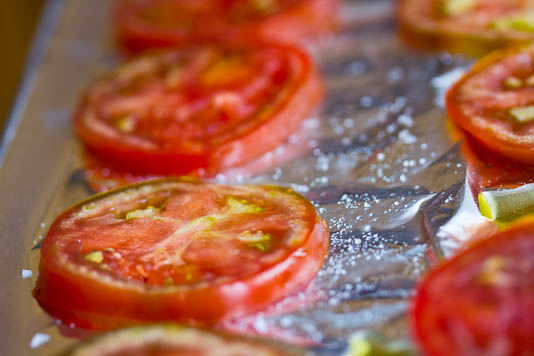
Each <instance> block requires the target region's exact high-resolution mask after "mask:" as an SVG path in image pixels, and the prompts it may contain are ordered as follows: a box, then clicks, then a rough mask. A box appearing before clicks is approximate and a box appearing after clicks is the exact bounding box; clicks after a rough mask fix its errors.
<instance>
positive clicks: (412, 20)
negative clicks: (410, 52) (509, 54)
mask: <svg viewBox="0 0 534 356" xmlns="http://www.w3.org/2000/svg"><path fill="white" fill-rule="evenodd" d="M397 17H398V20H399V25H400V32H401V35H402V37H403V38H404V39H405V40H406V41H407V42H408V43H409V44H412V45H414V46H416V47H420V48H423V49H434V50H435V49H446V50H451V51H453V52H459V53H466V54H469V55H474V56H481V55H484V54H486V53H488V52H490V51H492V50H494V49H496V48H499V47H503V46H506V45H509V44H512V43H527V42H529V41H532V40H533V39H534V7H533V5H532V1H531V0H400V1H399V2H398V7H397Z"/></svg>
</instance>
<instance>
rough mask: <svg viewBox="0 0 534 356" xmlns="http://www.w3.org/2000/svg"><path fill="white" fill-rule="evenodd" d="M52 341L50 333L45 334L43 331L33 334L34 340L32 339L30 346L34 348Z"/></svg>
mask: <svg viewBox="0 0 534 356" xmlns="http://www.w3.org/2000/svg"><path fill="white" fill-rule="evenodd" d="M49 341H50V335H48V334H43V333H37V334H35V335H33V337H32V340H31V341H30V347H31V348H32V349H36V348H38V347H39V346H42V345H44V344H46V343H47V342H49Z"/></svg>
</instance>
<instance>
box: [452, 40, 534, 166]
mask: <svg viewBox="0 0 534 356" xmlns="http://www.w3.org/2000/svg"><path fill="white" fill-rule="evenodd" d="M521 53H534V46H532V45H530V46H519V47H511V48H507V49H504V50H500V51H497V52H494V53H492V54H490V55H488V56H486V57H485V58H483V59H482V60H480V61H479V62H477V63H476V64H475V65H474V66H473V67H472V68H471V70H470V71H469V72H468V73H467V74H465V75H464V76H463V77H462V78H461V79H460V80H459V81H458V82H456V83H455V84H454V86H453V87H452V88H451V89H450V90H449V91H448V92H447V95H446V99H445V103H446V108H447V113H448V114H449V116H450V117H451V118H452V119H453V120H454V121H455V122H456V123H457V124H458V125H459V126H460V127H461V128H462V129H463V130H465V131H467V132H468V133H469V134H470V135H472V136H473V137H474V138H475V139H477V140H478V141H479V142H481V143H482V144H484V145H485V146H486V147H487V148H489V149H490V150H491V151H495V152H497V153H499V154H501V155H503V156H505V157H507V158H509V159H511V160H513V161H516V162H521V163H524V164H528V165H534V134H533V133H532V130H533V128H534V124H533V123H530V122H529V123H526V124H523V131H522V132H523V133H522V134H517V133H515V132H514V131H513V130H512V129H511V128H509V126H508V125H507V124H505V123H503V124H502V125H499V124H498V122H496V120H493V121H492V120H491V118H486V117H484V116H482V115H480V114H479V115H478V116H477V117H472V116H470V115H468V114H466V113H465V109H464V107H466V108H468V107H469V106H471V107H481V106H482V104H479V103H477V101H476V99H473V98H468V100H466V99H465V98H464V97H465V96H466V93H467V90H466V89H465V88H466V86H467V85H468V84H469V82H471V81H473V80H474V79H473V78H474V77H481V76H480V73H481V72H482V71H485V72H488V71H489V68H492V67H496V66H499V65H501V62H502V61H503V60H506V59H508V58H511V57H512V56H518V55H520V54H521ZM507 70H509V71H511V70H512V68H507ZM501 79H502V80H504V79H506V78H505V77H504V78H501ZM525 99H526V102H525V103H528V100H529V99H528V96H527V97H526V98H525ZM495 101H496V102H497V101H498V100H495ZM523 101H525V100H523ZM503 111H504V110H503Z"/></svg>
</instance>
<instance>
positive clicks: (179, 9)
mask: <svg viewBox="0 0 534 356" xmlns="http://www.w3.org/2000/svg"><path fill="white" fill-rule="evenodd" d="M338 7H339V0H224V1H219V0H185V1H184V0H156V1H154V0H123V1H119V2H118V4H117V6H116V8H115V11H114V23H115V31H116V34H117V38H118V41H119V42H120V43H121V45H122V46H123V47H124V48H125V49H126V50H128V51H129V52H138V51H140V50H143V49H146V48H153V47H169V46H181V45H184V44H188V43H198V42H199V41H209V40H241V41H243V40H247V41H255V40H274V41H277V42H285V43H298V42H300V41H302V39H303V38H304V37H309V36H312V35H317V34H321V33H322V32H326V31H328V30H330V29H331V28H332V27H333V26H334V24H335V22H336V18H337V11H338Z"/></svg>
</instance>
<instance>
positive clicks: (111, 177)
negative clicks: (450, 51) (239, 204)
mask: <svg viewBox="0 0 534 356" xmlns="http://www.w3.org/2000/svg"><path fill="white" fill-rule="evenodd" d="M312 130H313V131H312ZM313 138H317V132H316V129H312V128H304V127H301V128H300V129H299V130H298V131H297V132H294V133H292V134H291V137H290V139H289V140H286V141H285V142H284V143H282V144H280V145H279V146H277V147H276V148H275V149H274V150H271V151H269V152H267V153H265V154H263V155H261V156H259V157H257V158H255V159H253V160H251V161H249V162H247V163H245V164H243V165H241V166H237V167H231V168H227V169H224V170H222V171H221V172H220V174H221V175H222V176H224V178H225V179H226V180H227V181H228V182H236V181H241V180H242V179H244V178H250V177H252V176H254V175H256V174H259V173H261V172H265V171H267V170H269V169H273V168H274V167H277V166H281V165H283V164H287V163H288V162H290V161H292V160H294V159H296V158H297V157H299V156H301V155H302V154H304V153H305V152H307V151H309V150H310V146H309V144H308V143H309V142H310V140H311V139H313ZM84 165H85V169H84V174H85V178H86V180H87V183H88V184H89V186H90V187H91V189H92V190H93V191H95V192H104V191H106V190H110V189H115V188H118V187H121V186H123V185H127V184H133V183H140V182H143V181H146V180H151V179H157V178H163V176H161V175H160V176H157V175H152V174H132V172H130V171H128V170H125V169H121V168H120V167H115V166H112V165H110V164H109V163H108V162H106V161H103V160H102V159H99V158H98V157H96V156H94V155H91V154H85V156H84ZM206 173H207V172H204V174H203V173H202V171H198V170H197V171H193V172H189V173H188V176H190V177H191V176H192V177H199V178H206V176H209V175H207V174H206Z"/></svg>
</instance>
